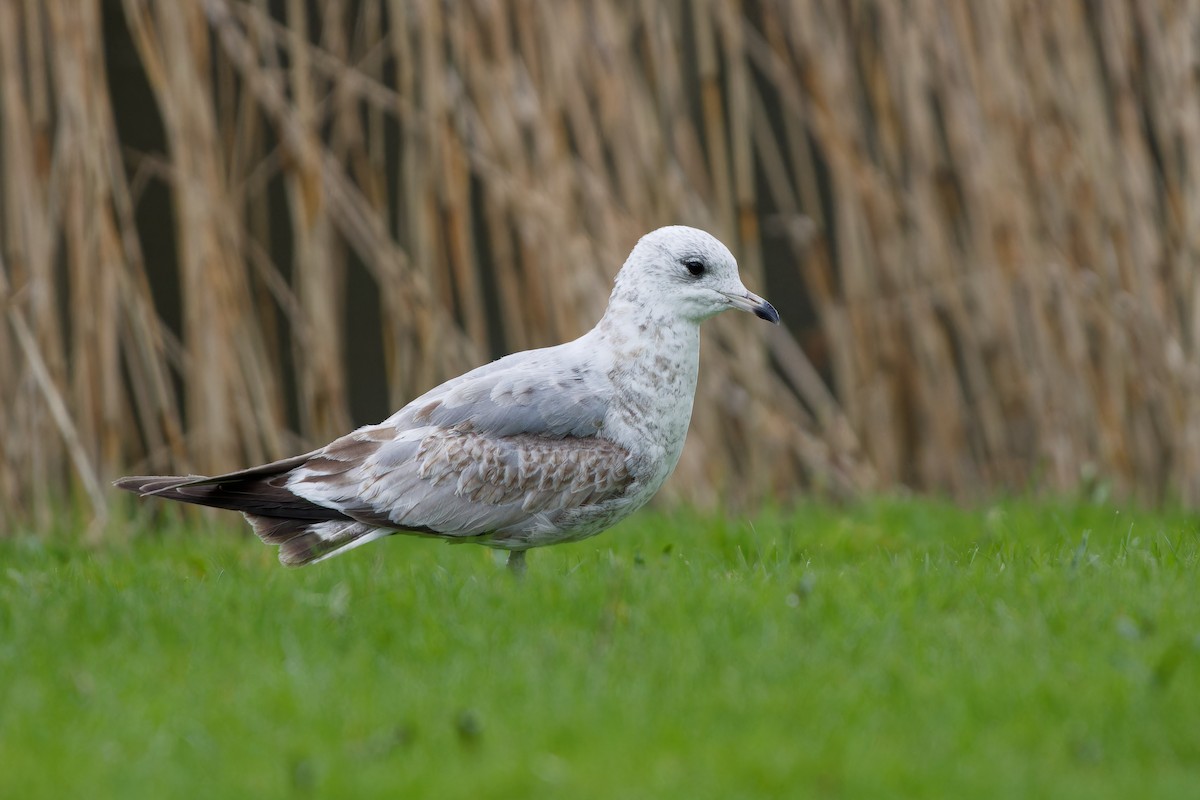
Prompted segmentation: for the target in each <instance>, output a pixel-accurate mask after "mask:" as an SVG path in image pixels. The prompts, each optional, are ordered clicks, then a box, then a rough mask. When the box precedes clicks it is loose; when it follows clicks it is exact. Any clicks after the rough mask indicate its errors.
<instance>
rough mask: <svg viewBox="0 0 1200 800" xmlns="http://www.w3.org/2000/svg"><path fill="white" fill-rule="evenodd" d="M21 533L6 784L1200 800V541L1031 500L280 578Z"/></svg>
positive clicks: (622, 537)
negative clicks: (524, 557)
mask: <svg viewBox="0 0 1200 800" xmlns="http://www.w3.org/2000/svg"><path fill="white" fill-rule="evenodd" d="M219 519H220V520H221V524H219V525H216V526H214V525H213V524H212V523H207V524H199V525H197V526H196V530H193V531H190V532H189V531H188V530H185V529H183V528H180V527H179V526H178V525H176V526H175V527H174V528H169V529H167V530H162V531H158V532H151V526H150V525H149V524H148V523H146V522H142V523H137V524H133V527H132V529H131V530H130V531H129V536H128V539H127V541H126V542H125V543H123V544H119V545H115V544H114V545H111V546H107V547H104V548H100V549H92V550H85V549H82V548H80V547H77V546H75V545H73V544H72V543H70V541H68V539H66V538H65V537H62V536H49V537H41V538H33V537H16V538H10V539H8V540H5V541H2V542H0V797H5V798H7V797H13V798H16V797H20V798H35V797H54V798H62V797H89V798H101V797H119V798H137V797H153V798H162V797H254V798H273V797H291V796H297V797H305V796H312V797H370V796H378V797H439V798H452V797H471V798H480V797H572V798H588V797H622V798H637V797H645V798H661V797H687V798H693V797H698V798H705V797H711V798H736V797H897V796H940V797H973V798H978V797H1023V798H1024V797H1046V798H1072V797H1078V798H1089V799H1091V798H1102V797H1120V798H1125V797H1133V796H1138V797H1151V796H1157V797H1195V796H1196V792H1197V787H1198V786H1200V597H1198V592H1197V578H1198V575H1197V571H1198V570H1197V563H1198V551H1200V535H1198V533H1197V526H1196V523H1195V522H1193V521H1192V519H1191V518H1190V517H1187V516H1186V515H1183V514H1150V513H1142V512H1130V511H1117V510H1115V509H1114V508H1111V507H1096V506H1089V505H1079V506H1066V505H1063V506H1054V505H1045V504H1031V503H1022V502H1006V503H1003V504H1000V505H998V506H996V507H993V508H990V509H982V510H979V511H965V510H960V509H956V508H954V507H951V506H948V505H943V504H938V503H932V502H928V501H907V500H880V501H876V502H871V503H866V504H863V505H861V506H856V507H853V508H849V509H834V508H830V507H825V506H813V507H808V508H804V509H802V510H800V511H799V512H797V513H794V514H791V515H786V516H784V515H770V514H764V515H763V516H761V517H760V518H758V519H756V520H754V521H753V522H727V521H723V520H718V519H712V518H705V517H699V516H689V515H674V516H661V515H655V514H642V515H639V516H637V517H636V518H635V519H633V520H631V521H630V522H628V523H626V524H624V525H622V526H620V527H619V528H617V529H614V530H613V531H610V532H608V533H607V534H604V535H603V536H602V537H600V538H597V539H593V540H591V541H590V542H584V543H581V544H578V545H570V546H563V547H559V548H550V549H547V550H541V551H535V552H534V553H532V554H531V555H530V558H529V570H528V574H527V575H526V577H525V580H523V581H515V580H513V579H512V577H511V576H510V575H508V574H507V572H506V571H505V570H503V569H502V568H500V567H498V566H497V564H496V563H495V562H494V561H493V559H492V557H491V554H490V553H489V552H488V551H485V550H482V549H479V548H474V547H448V546H446V545H444V544H442V543H440V542H434V541H424V540H415V539H410V540H406V539H400V538H396V539H391V540H387V541H384V542H381V543H378V544H375V545H371V546H369V547H368V548H364V549H362V550H357V551H354V552H353V553H350V554H348V555H347V556H345V557H342V558H339V559H335V560H334V561H331V562H328V563H326V564H322V565H318V566H316V567H313V568H308V569H304V570H295V571H293V570H285V569H283V568H281V567H279V566H278V565H277V564H276V563H275V562H274V554H273V549H268V548H265V547H263V546H262V545H260V544H259V543H258V542H257V541H256V540H253V539H252V537H250V536H249V535H248V533H246V532H245V531H243V530H242V529H241V526H240V525H239V524H238V523H237V521H236V519H235V518H231V517H228V516H226V517H220V518H219Z"/></svg>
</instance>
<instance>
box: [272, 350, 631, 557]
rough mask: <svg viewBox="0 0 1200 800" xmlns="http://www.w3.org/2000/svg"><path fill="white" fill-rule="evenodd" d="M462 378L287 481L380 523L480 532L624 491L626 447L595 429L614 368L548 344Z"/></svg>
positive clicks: (334, 445) (301, 492)
mask: <svg viewBox="0 0 1200 800" xmlns="http://www.w3.org/2000/svg"><path fill="white" fill-rule="evenodd" d="M518 355H520V356H525V358H514V357H511V356H510V357H509V358H506V359H501V360H500V361H497V362H494V363H493V364H489V365H487V366H485V367H481V368H480V369H477V370H474V371H472V372H469V373H467V374H466V375H463V376H462V377H460V378H456V379H454V380H452V381H450V382H448V383H445V384H443V385H442V386H439V387H438V388H436V389H434V390H432V391H430V392H428V393H427V394H425V395H423V396H422V397H420V398H418V399H417V400H414V401H413V402H412V403H410V404H409V405H407V406H406V407H405V408H403V409H401V410H400V411H399V412H397V413H396V414H394V415H393V416H392V417H391V418H389V419H388V420H386V421H385V422H383V423H380V424H378V425H371V426H367V427H365V428H360V429H359V430H357V431H354V432H353V433H350V434H348V435H346V436H344V437H342V438H340V439H337V440H335V441H333V442H331V443H330V444H329V445H327V446H326V447H324V448H322V449H321V450H319V451H317V452H316V453H314V454H313V455H312V456H311V457H309V458H308V459H307V460H306V461H305V463H304V464H303V465H301V466H298V467H297V468H295V469H294V470H293V471H292V473H291V475H290V477H289V479H288V482H287V488H288V489H289V490H290V491H291V492H293V493H295V494H296V495H298V496H300V497H302V498H304V499H306V500H309V501H311V502H313V503H315V504H318V505H322V506H326V507H330V508H336V509H338V510H339V511H341V512H342V513H344V514H345V515H346V516H348V517H351V518H353V519H356V520H359V521H362V522H367V523H369V524H372V525H377V526H380V527H390V528H399V529H412V530H419V531H429V532H436V533H439V534H442V535H447V536H475V535H480V534H484V533H489V532H495V531H499V530H504V529H507V528H510V527H516V526H521V525H525V524H528V523H529V522H530V521H531V518H534V517H539V516H540V517H541V519H542V520H543V521H544V522H545V523H546V524H547V525H553V520H554V518H555V516H556V512H562V511H566V510H568V509H572V508H577V507H579V506H582V505H587V504H591V503H596V502H601V501H603V500H607V499H611V498H613V497H618V496H620V495H621V494H622V493H623V492H624V491H625V489H626V487H627V486H628V485H629V483H630V482H631V481H632V476H631V475H630V473H629V468H628V459H629V453H628V452H627V451H626V450H625V449H624V448H623V447H620V446H619V445H617V444H614V443H613V442H611V441H608V440H607V439H603V438H601V437H600V436H598V435H597V434H598V433H599V431H600V428H601V425H602V424H603V420H604V415H605V413H606V411H607V408H608V402H609V399H610V397H611V390H610V388H609V384H608V380H607V377H606V376H604V375H602V374H600V373H599V372H597V371H595V370H590V369H587V368H586V367H582V366H581V367H578V368H573V367H566V368H564V367H563V366H562V365H561V364H559V363H556V362H555V361H554V359H552V358H547V354H546V351H534V352H532V353H522V354H518Z"/></svg>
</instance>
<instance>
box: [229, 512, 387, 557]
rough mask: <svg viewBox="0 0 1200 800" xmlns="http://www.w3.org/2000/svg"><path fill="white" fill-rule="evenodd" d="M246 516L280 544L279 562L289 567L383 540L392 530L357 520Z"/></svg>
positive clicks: (264, 537) (258, 530)
mask: <svg viewBox="0 0 1200 800" xmlns="http://www.w3.org/2000/svg"><path fill="white" fill-rule="evenodd" d="M242 516H244V517H245V518H246V521H247V522H249V523H250V525H251V527H253V528H254V532H255V533H256V534H258V538H260V539H262V540H263V541H264V542H266V543H267V544H277V545H279V562H280V563H281V564H283V565H284V566H286V567H302V566H304V565H305V564H315V563H317V562H318V561H324V560H325V559H327V558H333V557H334V556H339V555H341V554H342V553H344V552H346V551H347V550H353V549H354V548H356V547H361V546H362V545H364V544H367V543H368V542H373V541H375V540H376V539H381V538H383V537H384V536H387V535H389V534H390V533H391V531H387V530H383V529H382V528H376V527H374V526H373V525H367V524H366V523H365V522H357V521H355V520H349V519H348V520H336V519H332V520H320V521H317V522H314V521H313V520H310V519H280V518H279V517H264V516H262V515H260V514H248V513H244V514H243V515H242Z"/></svg>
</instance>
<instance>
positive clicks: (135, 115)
mask: <svg viewBox="0 0 1200 800" xmlns="http://www.w3.org/2000/svg"><path fill="white" fill-rule="evenodd" d="M1198 43H1200V8H1198V7H1197V6H1196V5H1195V4H1181V3H1170V2H1165V1H1164V2H1161V3H1156V2H1137V1H1136V0H1128V1H1127V2H1099V3H1093V2H1083V1H1082V0H1076V1H1073V2H1072V1H1069V0H1063V2H1054V3H1044V2H1037V1H1036V0H990V1H989V2H981V3H968V2H935V0H913V1H912V2H906V3H899V2H891V0H876V1H875V2H867V1H863V0H853V1H850V2H847V1H846V0H799V1H797V2H766V1H763V2H750V1H748V0H747V1H746V2H739V1H738V0H710V1H709V2H700V1H698V2H681V1H680V0H675V1H674V2H672V1H671V0H664V1H663V2H641V3H633V2H618V1H617V0H610V1H609V2H589V1H588V0H561V1H560V2H517V1H514V2H486V1H485V0H479V1H478V2H471V1H470V0H459V1H458V2H443V0H424V1H419V2H418V1H413V2H409V1H408V0H321V2H319V3H318V2H305V0H281V1H277V2H266V0H124V2H116V0H113V1H112V2H105V3H101V2H99V0H8V1H7V2H3V3H0V128H2V136H3V141H2V143H0V148H2V149H0V176H2V181H0V183H2V187H0V191H2V194H0V212H2V213H0V313H2V315H3V324H2V325H0V505H2V506H3V513H4V516H5V517H6V518H7V519H8V520H10V521H11V520H15V519H22V520H32V521H33V522H34V523H35V524H36V523H39V522H46V521H48V520H49V518H50V517H51V516H52V515H54V514H56V513H59V512H60V510H61V508H62V502H63V500H64V499H65V498H69V497H71V496H82V497H83V498H85V502H86V503H87V504H88V505H89V507H90V509H91V512H90V513H91V515H92V517H93V518H94V519H95V520H96V521H97V522H96V525H97V526H99V527H98V528H97V529H99V528H102V527H103V521H104V519H105V515H106V513H107V506H108V504H109V503H111V502H112V501H113V497H112V493H111V492H110V490H109V489H108V481H109V480H110V479H111V478H113V477H114V476H116V475H118V474H120V473H122V472H125V471H138V472H212V471H216V470H228V469H233V468H237V467H240V466H244V465H247V464H249V463H252V462H258V461H263V460H267V459H272V458H275V457H280V456H284V455H288V454H291V453H294V452H298V451H301V450H303V449H305V448H307V447H309V446H310V445H315V444H320V443H322V442H323V441H324V440H325V439H327V438H329V437H332V436H335V435H337V434H340V433H343V432H345V431H347V430H349V429H350V428H351V427H353V426H354V425H356V424H362V423H366V422H371V421H375V420H377V419H380V418H382V417H383V416H386V415H387V414H388V413H390V411H391V410H392V409H394V408H397V407H399V406H400V405H401V404H403V403H404V402H405V401H407V400H409V399H411V398H412V397H414V396H415V395H417V394H418V393H420V392H422V391H423V390H425V389H426V388H429V387H430V386H432V385H433V384H435V383H436V382H438V381H440V380H443V379H445V378H448V377H450V376H452V375H454V374H457V373H459V372H460V371H462V370H465V369H467V368H469V367H471V366H474V365H476V364H479V363H482V362H484V361H487V360H490V359H491V358H493V357H496V356H498V355H500V354H502V353H504V352H509V351H512V350H517V349H523V348H529V347H535V346H541V345H547V344H552V343H556V342H559V341H563V340H565V339H568V338H571V337H574V336H576V335H578V334H579V333H581V332H583V331H584V330H586V329H587V328H589V327H590V326H591V325H592V324H593V323H594V321H595V320H596V319H597V317H598V316H599V314H600V313H601V311H602V309H603V307H604V305H605V301H606V300H607V295H608V291H609V287H610V282H611V278H612V275H613V274H614V273H615V271H616V269H617V268H618V267H619V265H620V263H621V262H622V260H623V259H624V257H625V255H626V254H627V253H628V251H629V249H630V248H631V247H632V245H633V243H634V242H635V241H636V239H637V237H638V236H639V235H641V234H642V233H644V232H646V231H647V230H650V229H651V228H654V227H657V226H658V225H662V224H668V223H686V224H691V225H696V226H699V227H704V228H707V229H709V230H711V231H712V232H714V233H715V234H717V235H718V236H719V237H720V238H722V239H723V240H724V241H725V242H726V243H727V244H729V246H730V248H731V249H732V250H733V251H734V252H735V253H736V254H737V255H738V256H739V259H740V261H741V264H742V267H743V272H744V274H745V279H746V283H747V285H748V286H750V287H752V288H754V289H755V290H757V291H760V292H761V293H762V294H764V295H766V296H768V297H770V299H772V300H773V301H774V303H775V305H776V306H777V307H778V308H779V310H780V311H781V313H782V314H783V315H784V318H785V321H786V322H787V323H788V330H783V329H778V330H768V329H767V326H764V325H761V324H758V323H757V321H756V320H753V319H750V318H748V317H747V316H745V315H725V316H723V317H722V318H720V319H718V320H717V321H716V322H715V323H714V324H711V325H710V326H709V328H708V330H707V331H706V333H705V339H704V355H703V358H704V365H703V369H702V371H701V387H700V389H699V400H698V402H697V405H696V413H695V419H694V422H693V428H692V433H691V436H690V439H689V444H688V448H687V450H686V452H685V455H684V459H683V461H682V463H681V464H680V467H679V470H678V472H677V475H676V477H675V479H673V481H671V482H670V483H669V487H670V492H669V495H670V497H671V498H673V499H674V500H676V501H679V500H684V501H690V502H696V503H707V504H711V503H712V502H713V501H714V500H715V499H717V498H721V499H722V500H723V501H725V502H727V503H729V504H731V505H733V506H735V507H746V506H749V505H752V504H755V503H759V502H763V501H768V500H780V501H783V502H786V501H787V500H788V499H790V498H794V497H796V496H799V495H800V494H803V493H808V492H819V493H825V494H833V495H835V496H847V495H854V494H858V493H862V492H869V491H875V490H880V489H890V488H893V487H896V486H907V487H911V488H913V489H915V490H918V491H929V492H938V493H945V494H949V495H952V496H956V497H964V498H969V497H978V496H984V495H987V494H989V493H995V492H1001V491H1013V490H1016V491H1027V490H1035V491H1049V492H1071V491H1077V490H1079V489H1080V488H1081V487H1083V488H1088V487H1094V486H1105V487H1111V489H1113V490H1114V491H1116V492H1117V493H1118V494H1120V495H1122V496H1127V495H1134V496H1136V497H1138V498H1139V499H1140V500H1142V501H1145V502H1156V501H1161V500H1179V501H1182V502H1184V503H1187V504H1189V505H1193V506H1194V505H1197V504H1200V403H1197V401H1196V399H1195V398H1196V397H1197V384H1198V378H1200V375H1198V369H1200V362H1198V348H1200V279H1198V276H1197V267H1196V263H1197V256H1198V249H1200V197H1198V196H1197V193H1198V192H1200V156H1198V155H1197V154H1200V108H1198V103H1200V85H1198V84H1200V80H1198V78H1197V76H1198V75H1200V54H1198V52H1197V47H1198ZM10 528H11V525H5V529H6V530H7V529H10Z"/></svg>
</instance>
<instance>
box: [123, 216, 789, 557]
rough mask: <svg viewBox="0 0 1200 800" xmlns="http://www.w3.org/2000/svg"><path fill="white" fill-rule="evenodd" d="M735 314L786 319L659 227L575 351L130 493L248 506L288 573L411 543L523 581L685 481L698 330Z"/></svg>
mask: <svg viewBox="0 0 1200 800" xmlns="http://www.w3.org/2000/svg"><path fill="white" fill-rule="evenodd" d="M731 308H735V309H741V310H743V311H749V312H751V313H753V314H755V315H756V316H758V317H760V318H762V319H764V320H767V321H768V322H772V323H775V324H779V314H778V312H776V311H775V308H774V307H773V306H772V305H771V304H770V303H768V302H767V301H766V300H764V299H762V298H761V297H759V296H758V295H755V294H752V293H751V292H750V291H748V290H747V289H746V287H745V286H743V285H742V282H741V279H740V278H739V276H738V266H737V261H736V260H735V259H734V257H733V255H732V254H731V253H730V252H729V250H728V248H726V247H725V245H723V244H721V242H720V241H718V240H717V239H716V238H714V237H713V236H711V235H710V234H708V233H705V232H704V231H701V230H698V229H696V228H689V227H684V226H678V225H676V226H669V227H665V228H659V229H658V230H656V231H653V232H651V233H649V234H647V235H645V236H643V237H642V238H641V239H640V240H639V241H638V243H637V245H636V246H635V247H634V248H633V251H632V252H631V253H630V254H629V258H628V259H627V260H626V261H625V264H624V266H622V267H621V270H620V272H618V274H617V277H616V280H615V282H614V286H613V290H612V294H611V296H610V297H609V300H608V308H607V309H606V310H605V312H604V315H603V317H602V318H601V319H600V321H599V322H598V323H597V324H596V327H594V328H592V329H591V330H590V331H588V332H587V333H585V334H584V335H583V336H581V337H579V338H578V339H575V340H574V341H571V342H567V343H565V344H560V345H557V346H554V347H546V348H541V349H538V350H528V351H525V352H520V353H513V354H511V355H508V356H505V357H504V358H501V359H499V360H497V361H493V362H492V363H490V364H486V365H484V366H481V367H478V368H476V369H473V370H471V371H470V372H467V373H465V374H464V375H461V376H459V377H457V378H453V379H451V380H449V381H447V382H445V383H443V384H442V385H441V386H438V387H436V388H434V389H431V390H430V391H428V392H426V393H425V394H423V395H421V396H420V397H418V398H417V399H415V400H413V401H412V402H411V403H409V404H408V405H406V406H405V407H404V408H402V409H400V410H399V411H397V412H396V413H395V414H393V415H392V416H390V417H388V418H387V419H386V420H384V421H383V422H380V423H379V424H376V425H367V426H365V427H362V428H359V429H358V430H355V431H353V432H351V433H348V434H346V435H345V436H342V437H341V438H339V439H335V440H334V441H332V442H330V443H329V444H327V445H325V446H324V447H321V448H319V449H317V450H313V451H312V452H310V453H305V454H304V455H299V456H294V457H292V458H286V459H283V460H281V461H275V462H272V463H270V464H264V465H262V466H257V467H251V468H249V469H244V470H241V471H238V472H230V473H228V474H225V475H218V476H215V477H198V476H161V475H160V476H133V477H127V478H122V479H120V480H119V481H117V482H116V485H117V486H118V487H120V488H122V489H127V490H129V491H132V492H137V493H138V494H140V495H142V496H152V497H163V498H167V499H170V500H178V501H182V502H185V503H195V504H199V505H203V506H214V507H217V508H225V509H232V510H236V511H240V512H242V514H243V515H244V516H245V518H246V520H247V521H248V522H249V523H250V525H251V526H252V527H253V528H254V532H255V533H256V534H258V536H259V538H260V539H262V540H263V541H264V542H266V543H268V544H274V545H278V546H279V560H280V561H281V562H282V563H283V564H285V565H287V566H299V565H302V564H310V563H316V562H319V561H323V560H325V559H328V558H332V557H333V556H336V555H339V554H341V553H345V552H346V551H348V550H351V549H353V548H355V547H359V546H361V545H364V544H367V543H368V542H373V541H375V540H376V539H380V538H383V537H385V536H389V535H391V534H395V533H403V534H413V535H420V536H433V537H439V538H442V539H446V540H449V541H454V542H474V543H477V544H482V545H486V546H487V547H492V548H498V549H502V550H507V551H509V556H508V566H509V567H510V568H511V569H512V570H513V571H515V572H518V573H520V572H521V571H523V569H524V564H525V551H526V550H529V549H530V548H534V547H541V546H543V545H550V544H558V543H560V542H574V541H578V540H580V539H584V538H587V537H589V536H593V535H595V534H597V533H600V532H601V531H603V530H605V529H607V528H609V527H611V526H613V525H614V524H616V523H617V522H618V521H620V520H622V519H624V518H625V517H627V516H629V515H630V514H632V513H633V512H634V511H636V510H637V509H639V508H641V507H642V506H643V505H645V504H646V503H647V502H648V501H649V500H650V498H651V497H653V496H654V494H655V493H656V492H657V491H658V490H659V487H661V486H662V485H663V482H664V481H666V480H667V478H668V477H669V476H670V475H671V473H672V472H673V471H674V469H675V465H676V464H677V463H678V462H679V455H680V453H681V452H682V451H683V443H684V439H685V438H686V436H687V430H688V425H689V423H690V421H691V416H692V402H693V399H694V397H695V394H696V377H697V373H698V370H699V359H700V323H701V322H703V321H704V320H706V319H708V318H710V317H712V316H715V315H716V314H718V313H720V312H722V311H725V310H727V309H731Z"/></svg>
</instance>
